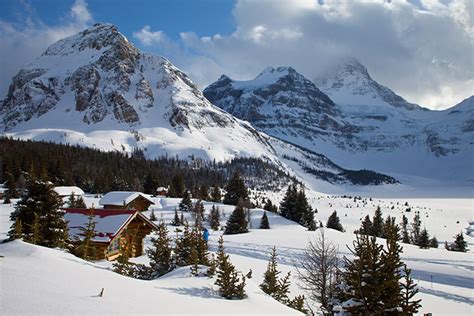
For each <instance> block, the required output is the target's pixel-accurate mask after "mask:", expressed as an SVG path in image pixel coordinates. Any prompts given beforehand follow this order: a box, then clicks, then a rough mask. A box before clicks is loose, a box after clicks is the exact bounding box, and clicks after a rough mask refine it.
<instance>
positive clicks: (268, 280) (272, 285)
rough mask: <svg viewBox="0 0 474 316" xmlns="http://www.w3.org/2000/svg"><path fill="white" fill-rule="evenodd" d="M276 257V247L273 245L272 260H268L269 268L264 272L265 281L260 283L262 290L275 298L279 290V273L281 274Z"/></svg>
mask: <svg viewBox="0 0 474 316" xmlns="http://www.w3.org/2000/svg"><path fill="white" fill-rule="evenodd" d="M276 258H277V254H276V247H273V249H272V253H271V255H270V260H269V261H268V265H267V270H265V273H264V274H263V282H262V284H260V288H261V289H262V291H263V292H265V293H267V294H268V295H270V296H272V297H273V298H275V295H276V293H277V292H278V290H279V289H278V286H279V284H278V275H279V274H280V271H278V269H277V262H276Z"/></svg>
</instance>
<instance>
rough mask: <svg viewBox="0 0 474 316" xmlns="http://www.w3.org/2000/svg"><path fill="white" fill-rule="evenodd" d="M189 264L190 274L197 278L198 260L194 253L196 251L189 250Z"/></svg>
mask: <svg viewBox="0 0 474 316" xmlns="http://www.w3.org/2000/svg"><path fill="white" fill-rule="evenodd" d="M189 264H190V265H191V274H192V275H193V276H197V275H198V272H199V258H198V255H197V252H196V249H194V248H192V249H191V254H190V256H189Z"/></svg>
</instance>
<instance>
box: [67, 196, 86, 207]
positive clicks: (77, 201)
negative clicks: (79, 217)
mask: <svg viewBox="0 0 474 316" xmlns="http://www.w3.org/2000/svg"><path fill="white" fill-rule="evenodd" d="M67 205H68V207H70V208H86V203H85V202H84V199H83V198H82V196H78V197H77V198H76V196H75V194H74V192H72V193H71V195H70V196H69V199H68V201H67Z"/></svg>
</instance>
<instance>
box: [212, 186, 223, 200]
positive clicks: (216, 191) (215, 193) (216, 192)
mask: <svg viewBox="0 0 474 316" xmlns="http://www.w3.org/2000/svg"><path fill="white" fill-rule="evenodd" d="M221 198H222V197H221V190H220V188H219V187H218V186H217V185H214V186H213V187H212V191H211V201H212V202H216V203H220V202H221Z"/></svg>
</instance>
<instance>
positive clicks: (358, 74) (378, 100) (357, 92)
mask: <svg viewBox="0 0 474 316" xmlns="http://www.w3.org/2000/svg"><path fill="white" fill-rule="evenodd" d="M314 82H315V84H316V86H317V87H318V88H319V89H320V90H321V91H323V92H324V93H326V94H327V95H328V96H329V97H330V98H331V99H332V100H333V101H334V102H335V103H337V104H341V105H354V104H355V105H389V106H394V107H397V108H404V109H407V110H420V109H422V108H421V107H420V106H419V105H417V104H413V103H410V102H408V101H406V100H405V99H403V98H402V97H401V96H399V95H397V94H396V93H395V92H393V91H392V90H390V89H389V88H387V87H385V86H383V85H381V84H379V83H378V82H377V81H375V80H374V79H372V77H371V76H370V74H369V72H368V70H367V68H366V67H365V66H364V65H362V64H361V63H360V62H359V61H358V60H357V59H355V58H346V59H344V60H343V61H342V62H341V63H339V64H337V65H336V66H334V67H333V68H332V69H330V70H328V71H327V72H326V73H325V74H324V75H322V76H320V77H319V78H317V79H315V80H314Z"/></svg>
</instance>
